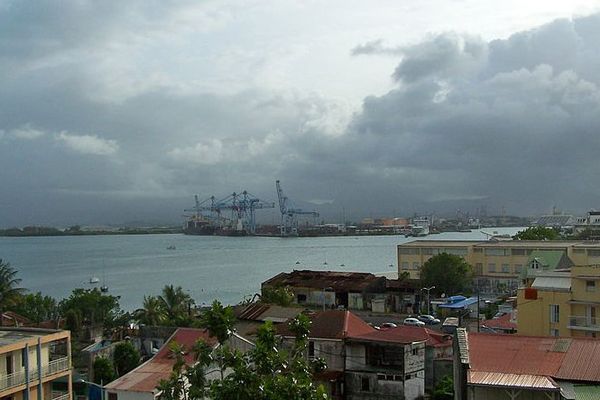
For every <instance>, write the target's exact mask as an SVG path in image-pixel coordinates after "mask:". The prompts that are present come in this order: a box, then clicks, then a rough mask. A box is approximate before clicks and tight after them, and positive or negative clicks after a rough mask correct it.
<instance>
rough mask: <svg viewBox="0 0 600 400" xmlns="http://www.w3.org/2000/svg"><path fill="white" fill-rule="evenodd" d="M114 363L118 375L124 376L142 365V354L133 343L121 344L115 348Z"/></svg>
mask: <svg viewBox="0 0 600 400" xmlns="http://www.w3.org/2000/svg"><path fill="white" fill-rule="evenodd" d="M113 361H114V366H115V372H116V374H117V375H118V376H123V375H125V374H126V373H128V372H129V371H131V370H133V369H134V368H135V367H137V366H138V365H139V364H140V352H139V351H138V350H137V349H136V348H135V347H133V344H131V342H121V343H118V344H117V345H116V346H115V351H114V353H113Z"/></svg>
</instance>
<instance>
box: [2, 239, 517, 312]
mask: <svg viewBox="0 0 600 400" xmlns="http://www.w3.org/2000/svg"><path fill="white" fill-rule="evenodd" d="M518 230H520V228H487V229H485V231H486V232H493V231H497V232H498V233H499V234H505V233H508V234H511V235H512V234H514V233H516V232H517V231H518ZM486 238H487V237H486V235H485V234H484V233H482V232H480V231H478V230H474V231H472V232H447V233H441V234H437V235H430V236H427V237H425V238H421V239H424V240H484V239H486ZM411 240H415V238H405V237H404V236H401V235H389V236H335V237H312V238H277V237H219V236H186V235H180V234H172V235H114V236H113V235H106V236H60V237H18V238H9V237H1V238H0V258H2V259H3V260H5V261H8V262H10V263H11V265H12V266H13V267H15V268H16V269H17V270H18V271H19V275H18V277H19V278H21V279H22V282H21V286H22V287H24V288H27V289H28V290H30V291H33V292H36V291H41V292H42V293H43V294H46V295H50V296H53V297H56V298H57V299H62V298H64V297H66V296H68V295H69V294H70V293H71V291H72V290H73V289H74V288H91V287H94V286H97V287H99V286H100V285H102V284H106V285H107V286H108V287H109V293H110V294H113V295H115V296H120V298H121V299H120V303H121V307H122V308H123V309H125V310H130V311H131V310H134V309H136V308H139V307H140V306H141V304H142V302H143V298H144V295H157V294H160V291H161V289H162V288H163V286H164V285H167V284H173V285H176V286H177V285H179V286H182V287H183V288H184V290H185V291H186V292H188V293H189V294H190V295H191V296H192V297H193V298H194V299H195V300H196V303H197V304H203V303H204V304H209V303H211V302H212V300H214V299H219V300H220V301H221V302H223V303H226V304H237V303H238V302H240V301H242V300H243V299H244V297H246V296H252V295H253V294H254V293H260V284H261V282H263V281H265V280H266V279H268V278H270V277H272V276H274V275H276V274H278V273H280V272H289V271H292V270H294V269H313V270H323V271H325V270H330V271H352V272H372V273H389V272H394V271H397V261H396V245H398V244H400V243H404V242H407V241H411ZM169 247H174V249H168V248H169ZM93 277H96V278H98V280H99V282H98V283H93V284H92V283H90V279H91V278H93Z"/></svg>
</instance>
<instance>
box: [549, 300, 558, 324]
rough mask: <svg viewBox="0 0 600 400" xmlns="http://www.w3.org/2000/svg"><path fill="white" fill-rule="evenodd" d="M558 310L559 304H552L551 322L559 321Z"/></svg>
mask: <svg viewBox="0 0 600 400" xmlns="http://www.w3.org/2000/svg"><path fill="white" fill-rule="evenodd" d="M558 311H559V308H558V304H550V322H552V323H557V322H559V315H558Z"/></svg>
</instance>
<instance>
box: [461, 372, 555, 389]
mask: <svg viewBox="0 0 600 400" xmlns="http://www.w3.org/2000/svg"><path fill="white" fill-rule="evenodd" d="M467 383H468V384H470V385H476V386H501V387H505V388H514V389H522V388H527V389H534V390H545V391H549V390H551V391H557V392H558V391H560V387H559V386H558V385H557V384H556V382H554V380H553V379H552V378H549V377H546V376H541V375H527V374H504V373H502V372H483V371H469V373H468V376H467Z"/></svg>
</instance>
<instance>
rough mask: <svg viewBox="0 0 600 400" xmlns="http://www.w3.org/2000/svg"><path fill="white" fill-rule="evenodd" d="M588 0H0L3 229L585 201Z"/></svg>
mask: <svg viewBox="0 0 600 400" xmlns="http://www.w3.org/2000/svg"><path fill="white" fill-rule="evenodd" d="M599 42H600V1H584V0H573V1H568V2H566V1H537V0H535V1H534V0H528V1H527V2H523V1H516V0H507V1H504V2H498V1H491V0H423V1H419V2H415V1H412V0H395V1H373V2H365V1H358V0H331V1H327V2H322V1H311V0H306V1H290V0H278V1H252V0H248V1H239V0H238V1H227V0H219V1H209V0H207V1H174V0H173V1H167V0H160V1H158V0H155V1H152V0H144V1H141V0H140V1H135V0H133V1H128V2H121V1H85V0H77V1H75V0H73V1H62V2H59V3H57V2H54V1H44V0H36V1H27V0H22V1H10V0H0V184H1V185H2V186H1V190H0V227H10V226H24V225H32V224H35V225H57V226H68V225H72V224H83V225H94V224H96V225H101V224H128V223H134V222H138V223H179V222H181V215H182V213H183V209H184V208H189V207H191V206H192V205H193V195H194V194H198V195H199V196H200V198H207V197H209V196H211V195H215V196H217V197H225V196H226V195H228V194H230V193H231V192H234V191H235V192H240V191H242V190H248V191H249V192H251V193H252V194H254V195H256V196H258V197H260V198H262V199H265V200H270V201H274V200H276V193H275V180H276V179H279V180H281V182H282V185H283V188H284V190H285V191H286V194H287V195H288V196H289V197H290V198H291V199H293V200H294V202H295V203H296V204H297V205H298V206H301V207H303V208H307V209H316V210H318V211H320V212H321V213H322V215H323V216H324V217H325V218H326V219H329V220H331V221H334V222H335V221H336V220H340V219H341V215H342V213H343V214H344V215H345V216H346V217H347V218H355V219H359V218H362V217H367V216H371V217H377V216H386V215H388V216H389V215H395V216H403V215H404V216H406V215H412V214H414V213H423V214H424V213H427V214H428V213H437V214H443V213H453V212H455V211H456V210H457V209H461V210H463V211H470V212H472V213H474V212H475V211H476V210H477V209H479V208H481V207H485V208H486V209H487V211H488V213H489V214H494V213H496V214H498V213H500V210H502V209H504V210H505V211H506V212H507V213H510V214H517V215H530V214H541V213H544V212H549V211H550V210H551V209H552V207H553V206H557V207H558V208H559V209H562V210H565V211H567V212H571V213H575V214H580V213H584V212H585V211H586V210H589V209H592V208H599V207H600V200H599V195H600V185H598V176H600V162H598V154H599V153H600V135H599V133H600V132H599V131H600V90H599V85H600V46H598V43H599Z"/></svg>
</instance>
